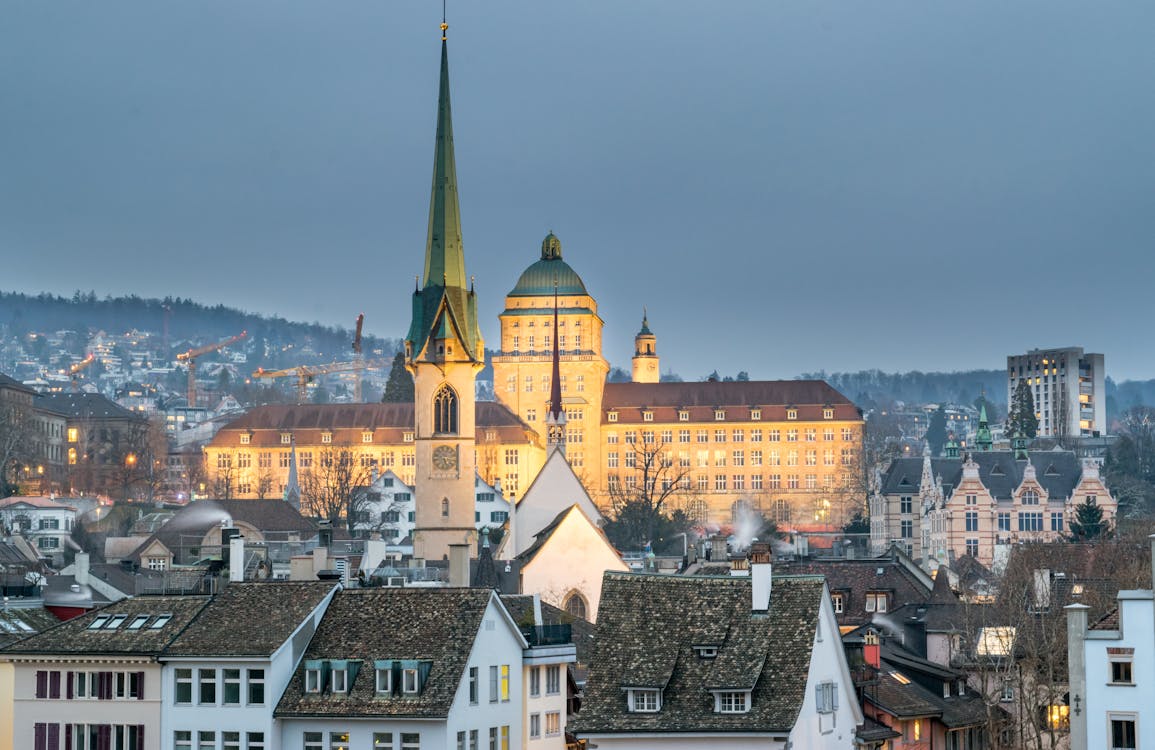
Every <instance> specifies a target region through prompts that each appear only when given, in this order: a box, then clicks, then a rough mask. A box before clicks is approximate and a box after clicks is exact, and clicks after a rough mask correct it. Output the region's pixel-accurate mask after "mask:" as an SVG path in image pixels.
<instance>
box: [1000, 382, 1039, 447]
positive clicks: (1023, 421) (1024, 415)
mask: <svg viewBox="0 0 1155 750" xmlns="http://www.w3.org/2000/svg"><path fill="white" fill-rule="evenodd" d="M1007 432H1008V433H1009V434H1010V435H1012V436H1014V435H1015V434H1017V433H1020V432H1021V433H1022V434H1023V437H1025V438H1027V439H1028V440H1033V439H1034V438H1035V436H1036V435H1038V434H1039V418H1038V417H1037V416H1036V415H1035V397H1034V395H1032V393H1031V387H1030V386H1029V385H1027V380H1026V378H1020V379H1019V384H1018V385H1017V386H1015V393H1014V395H1013V396H1011V405H1010V409H1009V410H1008V412H1007Z"/></svg>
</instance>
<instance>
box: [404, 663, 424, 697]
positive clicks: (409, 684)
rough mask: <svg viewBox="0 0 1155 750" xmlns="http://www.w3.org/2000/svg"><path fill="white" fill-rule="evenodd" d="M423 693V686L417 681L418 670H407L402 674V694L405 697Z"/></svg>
mask: <svg viewBox="0 0 1155 750" xmlns="http://www.w3.org/2000/svg"><path fill="white" fill-rule="evenodd" d="M420 691H421V684H420V682H419V681H418V679H417V670H416V669H405V670H402V672H401V692H402V693H404V694H405V695H417V693H419V692H420Z"/></svg>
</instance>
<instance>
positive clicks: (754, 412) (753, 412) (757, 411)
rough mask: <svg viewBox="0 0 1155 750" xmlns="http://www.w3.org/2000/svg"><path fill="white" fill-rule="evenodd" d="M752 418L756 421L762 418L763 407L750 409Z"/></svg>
mask: <svg viewBox="0 0 1155 750" xmlns="http://www.w3.org/2000/svg"><path fill="white" fill-rule="evenodd" d="M750 419H751V420H753V421H755V422H757V421H758V420H760V419H762V410H761V409H751V410H750Z"/></svg>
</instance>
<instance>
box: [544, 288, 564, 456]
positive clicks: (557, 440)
mask: <svg viewBox="0 0 1155 750" xmlns="http://www.w3.org/2000/svg"><path fill="white" fill-rule="evenodd" d="M557 284H558V282H557V279H554V281H553V372H552V374H551V376H550V385H549V414H548V415H547V416H546V419H545V425H546V433H547V434H546V442H547V443H548V444H549V448H550V449H551V450H553V449H556V450H559V451H561V452H562V454H563V455H564V454H565V437H566V436H565V409H564V408H563V407H562V403H561V344H560V341H559V339H560V338H561V337H560V336H559V335H558V333H559V329H558V327H557Z"/></svg>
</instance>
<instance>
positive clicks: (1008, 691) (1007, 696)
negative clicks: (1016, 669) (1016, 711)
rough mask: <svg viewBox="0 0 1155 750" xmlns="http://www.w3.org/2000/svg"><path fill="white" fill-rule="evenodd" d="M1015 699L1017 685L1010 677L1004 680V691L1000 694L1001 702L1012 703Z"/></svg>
mask: <svg viewBox="0 0 1155 750" xmlns="http://www.w3.org/2000/svg"><path fill="white" fill-rule="evenodd" d="M1014 699H1015V683H1014V681H1013V680H1011V678H1010V677H1004V678H1003V689H1002V691H1001V692H1000V693H999V700H1000V701H1001V702H1003V703H1010V702H1011V701H1013V700H1014Z"/></svg>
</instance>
